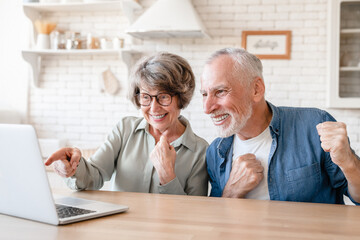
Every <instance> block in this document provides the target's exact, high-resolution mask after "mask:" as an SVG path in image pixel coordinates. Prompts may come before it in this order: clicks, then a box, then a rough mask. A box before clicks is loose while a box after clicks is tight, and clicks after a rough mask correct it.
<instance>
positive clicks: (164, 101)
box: [138, 93, 172, 106]
mask: <svg viewBox="0 0 360 240" xmlns="http://www.w3.org/2000/svg"><path fill="white" fill-rule="evenodd" d="M154 97H155V98H156V101H157V102H158V103H159V104H160V105H162V106H169V105H170V104H171V100H172V96H171V95H170V94H167V93H160V94H158V95H150V94H147V93H140V94H139V95H138V99H139V103H140V105H141V106H149V105H150V104H151V102H152V99H153V98H154Z"/></svg>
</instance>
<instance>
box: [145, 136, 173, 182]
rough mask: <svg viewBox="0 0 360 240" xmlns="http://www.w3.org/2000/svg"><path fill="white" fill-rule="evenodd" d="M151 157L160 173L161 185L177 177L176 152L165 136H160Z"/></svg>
mask: <svg viewBox="0 0 360 240" xmlns="http://www.w3.org/2000/svg"><path fill="white" fill-rule="evenodd" d="M150 159H151V161H152V163H153V165H154V167H155V169H156V172H157V173H158V175H159V180H160V185H164V184H166V183H168V182H170V181H171V180H173V179H174V178H175V177H176V175H175V160H176V152H175V149H174V147H173V146H171V145H170V144H169V143H168V141H167V138H166V137H165V136H161V137H160V141H159V142H158V143H157V144H156V146H155V148H154V150H153V151H152V152H151V154H150Z"/></svg>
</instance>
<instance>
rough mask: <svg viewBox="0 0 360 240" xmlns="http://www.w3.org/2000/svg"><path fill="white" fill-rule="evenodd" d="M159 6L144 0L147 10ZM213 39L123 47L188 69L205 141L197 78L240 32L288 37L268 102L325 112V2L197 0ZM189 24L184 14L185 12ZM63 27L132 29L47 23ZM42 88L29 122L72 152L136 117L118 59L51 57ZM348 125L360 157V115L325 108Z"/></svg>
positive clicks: (269, 76)
mask: <svg viewBox="0 0 360 240" xmlns="http://www.w3.org/2000/svg"><path fill="white" fill-rule="evenodd" d="M153 2H155V0H142V1H140V4H141V5H142V6H144V7H145V9H146V7H148V6H150V5H151V4H152V3H153ZM193 4H194V6H195V8H196V9H197V10H198V12H199V15H200V16H201V18H202V19H203V22H204V24H205V26H206V27H207V29H208V31H209V33H210V35H211V37H212V38H211V39H167V40H164V39H163V40H139V39H131V38H130V37H128V36H125V38H126V40H125V46H129V47H133V48H134V49H137V50H139V51H141V52H143V53H144V54H150V53H152V52H156V51H170V52H173V53H176V54H179V55H181V56H183V57H185V58H186V59H188V61H189V62H190V64H191V66H192V67H193V70H194V73H195V75H196V80H197V86H196V90H195V96H194V98H193V100H192V103H191V104H190V106H189V107H188V108H187V109H185V110H184V111H183V112H182V114H183V115H185V116H186V117H187V118H188V119H189V120H190V122H191V124H192V128H193V129H194V131H195V132H196V133H197V134H198V135H199V136H202V137H204V138H205V139H206V140H207V141H209V142H210V141H212V140H213V139H214V138H215V137H216V132H215V130H213V124H212V123H211V121H210V119H209V117H208V116H206V115H205V114H204V113H203V111H202V104H201V101H202V99H201V96H200V93H199V89H200V74H201V71H202V67H203V64H204V62H205V60H206V58H207V57H208V56H209V55H210V54H211V53H212V52H213V51H215V50H217V49H220V48H223V47H228V46H231V47H240V46H241V32H242V31H243V30H291V31H292V46H291V60H264V61H263V65H264V78H265V84H266V91H267V94H266V98H267V99H268V100H269V101H271V102H272V103H274V104H276V105H290V106H302V107H309V106H311V107H318V108H322V109H326V105H325V102H326V89H327V77H326V63H327V62H326V61H327V52H326V44H327V42H326V39H327V33H326V26H327V0H224V1H217V0H216V1H215V0H193ZM184 17H186V13H184ZM49 18H51V20H53V21H56V22H58V23H59V26H62V27H65V28H70V29H71V30H74V31H93V32H94V33H96V34H99V35H107V36H109V37H111V36H117V35H118V33H121V32H123V30H124V29H125V27H126V26H127V25H128V24H129V22H128V21H127V19H126V18H124V17H123V16H121V13H119V12H106V13H101V12H100V13H71V14H55V15H51V16H49ZM42 64H43V65H42V74H41V76H40V88H32V89H31V93H30V110H29V111H30V112H29V114H30V122H31V123H32V124H34V125H35V127H36V129H37V132H38V135H39V137H40V138H58V139H67V140H68V144H69V145H74V146H78V147H80V148H86V149H91V148H96V147H97V146H98V145H99V144H101V143H102V142H103V140H104V138H105V136H106V134H107V133H108V132H109V131H110V130H111V128H112V127H113V126H114V124H115V123H116V122H117V121H118V119H119V118H120V117H122V116H126V115H139V112H138V111H137V110H136V109H135V107H133V106H132V105H131V103H130V101H128V100H127V99H126V94H127V85H128V81H127V71H126V69H125V68H126V66H125V64H124V63H122V62H121V60H120V59H119V58H118V57H117V56H92V57H91V56H90V57H86V56H80V57H74V56H60V57H58V56H56V57H55V56H51V57H50V56H49V57H46V59H44V60H43V61H42ZM108 67H110V69H111V70H112V71H113V72H114V74H115V75H116V77H117V78H118V79H119V81H120V84H121V88H122V89H121V91H120V92H119V93H118V94H117V95H115V96H112V95H108V94H106V93H102V92H100V88H99V82H100V76H101V72H102V71H105V70H106V69H107V68H108ZM327 110H328V111H329V112H330V113H331V114H333V115H334V117H335V118H337V119H338V120H339V121H344V122H345V123H346V124H347V125H348V132H349V136H350V140H351V142H352V146H353V147H354V148H355V150H356V151H357V152H358V153H359V151H360V120H359V119H360V111H359V110H333V109H330V110H329V109H327Z"/></svg>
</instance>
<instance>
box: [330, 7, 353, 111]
mask: <svg viewBox="0 0 360 240" xmlns="http://www.w3.org/2000/svg"><path fill="white" fill-rule="evenodd" d="M328 19H329V24H328V27H329V29H328V30H329V35H328V36H329V39H328V40H329V45H328V46H329V49H328V53H329V57H328V60H329V67H328V71H329V72H328V75H329V76H328V77H329V90H328V106H329V107H333V108H360V1H355V0H332V1H329V18H328Z"/></svg>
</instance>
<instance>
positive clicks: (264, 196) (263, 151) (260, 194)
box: [233, 128, 272, 200]
mask: <svg viewBox="0 0 360 240" xmlns="http://www.w3.org/2000/svg"><path fill="white" fill-rule="evenodd" d="M271 142H272V138H271V135H270V128H266V129H265V130H264V131H263V132H262V133H261V134H260V135H258V136H256V137H254V138H251V139H248V140H241V139H240V138H239V137H238V136H237V135H235V137H234V143H233V144H234V145H233V147H234V148H233V149H234V151H233V160H235V159H236V158H237V157H239V156H242V155H244V154H247V153H252V154H254V155H255V156H256V159H257V160H259V161H260V162H261V165H262V166H263V167H264V178H263V179H262V180H261V182H260V183H259V185H258V186H257V187H255V188H254V189H253V190H252V191H250V192H249V193H248V194H246V196H245V198H251V199H261V200H269V199H270V196H269V189H268V182H267V176H268V168H269V162H268V159H269V154H270V148H271Z"/></svg>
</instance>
